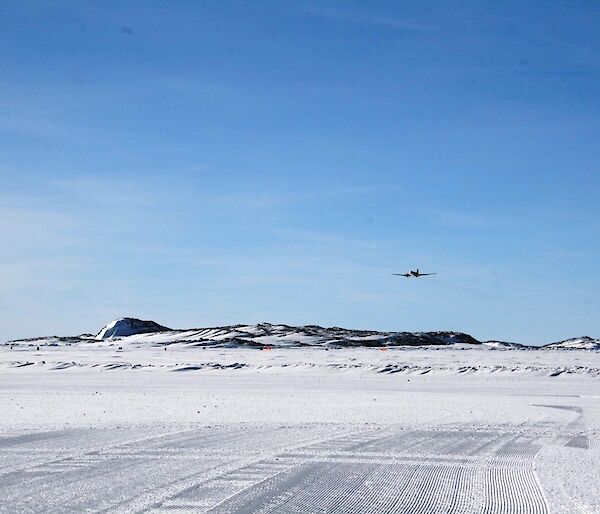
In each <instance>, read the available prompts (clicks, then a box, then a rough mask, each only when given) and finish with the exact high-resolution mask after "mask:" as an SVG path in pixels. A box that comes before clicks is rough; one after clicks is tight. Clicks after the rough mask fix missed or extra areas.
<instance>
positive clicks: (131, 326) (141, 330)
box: [96, 318, 171, 339]
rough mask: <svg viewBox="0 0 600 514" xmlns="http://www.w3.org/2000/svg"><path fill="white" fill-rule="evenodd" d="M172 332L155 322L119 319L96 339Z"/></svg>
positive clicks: (110, 324) (104, 329)
mask: <svg viewBox="0 0 600 514" xmlns="http://www.w3.org/2000/svg"><path fill="white" fill-rule="evenodd" d="M169 330H171V329H170V328H167V327H163V326H162V325H159V324H158V323H156V322H154V321H143V320H141V319H136V318H119V319H116V320H114V321H111V322H110V323H109V324H108V325H106V326H105V327H104V328H103V329H102V330H100V332H99V333H98V335H97V336H96V339H112V338H114V337H126V336H132V335H135V334H148V333H153V332H165V331H169Z"/></svg>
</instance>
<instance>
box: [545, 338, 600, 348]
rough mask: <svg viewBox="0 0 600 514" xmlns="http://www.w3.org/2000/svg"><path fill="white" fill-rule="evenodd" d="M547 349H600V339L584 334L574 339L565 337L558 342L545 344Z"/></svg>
mask: <svg viewBox="0 0 600 514" xmlns="http://www.w3.org/2000/svg"><path fill="white" fill-rule="evenodd" d="M544 348H547V349H550V350H552V349H565V350H600V339H594V338H592V337H588V336H583V337H575V338H573V339H565V340H564V341H559V342H558V343H551V344H547V345H546V346H544Z"/></svg>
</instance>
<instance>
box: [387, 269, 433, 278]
mask: <svg viewBox="0 0 600 514" xmlns="http://www.w3.org/2000/svg"><path fill="white" fill-rule="evenodd" d="M392 275H397V276H399V277H406V278H410V277H416V278H419V277H424V276H425V275H436V273H419V268H417V271H409V272H408V273H392Z"/></svg>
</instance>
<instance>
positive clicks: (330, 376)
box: [0, 340, 600, 513]
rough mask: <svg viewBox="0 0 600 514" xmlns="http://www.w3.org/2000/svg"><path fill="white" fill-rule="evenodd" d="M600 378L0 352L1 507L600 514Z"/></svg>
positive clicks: (477, 364)
mask: <svg viewBox="0 0 600 514" xmlns="http://www.w3.org/2000/svg"><path fill="white" fill-rule="evenodd" d="M49 344H54V343H53V342H50V343H49ZM38 347H39V350H38ZM599 375H600V352H597V351H585V350H572V351H567V350H547V351H542V350H534V351H531V350H518V349H511V350H506V349H493V347H489V346H478V347H472V346H470V347H469V348H468V349H460V348H456V347H454V346H452V347H434V348H431V347H427V348H389V349H385V350H384V351H382V350H381V349H379V348H346V349H326V348H321V347H318V348H281V349H278V348H275V349H272V350H262V351H261V350H257V349H243V348H241V349H240V348H205V349H203V348H201V347H197V346H193V345H190V344H186V343H175V344H171V345H169V346H166V347H163V346H160V345H159V346H157V345H144V344H143V340H142V341H138V342H137V343H135V344H133V343H132V344H127V345H124V344H123V343H122V341H121V340H116V341H95V342H89V343H80V344H75V345H72V346H68V345H66V344H58V345H56V346H50V345H44V344H43V343H40V342H39V341H38V344H35V345H30V343H24V344H19V345H14V346H13V347H12V348H11V346H10V345H4V346H0V511H1V512H11V513H13V512H64V511H70V512H86V511H91V512H96V511H103V510H109V511H111V512H144V511H152V512H214V513H217V512H223V513H224V512H228V513H231V512H237V513H250V512H272V513H308V512H326V513H334V512H335V513H342V512H343V513H359V512H360V513H378V512H382V513H392V512H414V513H425V512H440V513H441V512H446V513H483V512H487V513H496V512H511V513H512V512H521V513H536V512H540V513H544V512H564V513H572V512H588V513H597V512H600V488H599V487H598V485H597V484H598V483H599V482H600V444H599V442H600V376H599Z"/></svg>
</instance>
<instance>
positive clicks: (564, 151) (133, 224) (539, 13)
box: [0, 0, 600, 343]
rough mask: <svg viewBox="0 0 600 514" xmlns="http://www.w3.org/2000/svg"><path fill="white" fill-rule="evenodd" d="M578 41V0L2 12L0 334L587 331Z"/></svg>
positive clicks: (589, 184) (592, 93)
mask: <svg viewBox="0 0 600 514" xmlns="http://www.w3.org/2000/svg"><path fill="white" fill-rule="evenodd" d="M599 27H600V3H598V2H596V1H576V2H566V1H565V2H552V1H548V2H537V1H536V2H523V1H519V2H507V1H502V2H480V1H478V0H477V1H472V2H462V1H453V2H439V1H435V2H422V1H415V2H397V1H394V2H380V1H377V2H367V1H363V2H358V1H339V2H331V1H323V2H301V1H284V0H275V1H272V2H261V1H258V2H245V1H244V2H229V1H214V2H213V1H202V2H192V1H144V2H135V1H127V2H121V1H114V2H111V1H105V0H102V1H95V2H94V1H84V2H81V1H74V2H69V1H39V2H30V1H26V0H14V1H11V0H5V1H3V2H2V3H1V5H0V69H1V70H2V71H1V73H2V80H1V81H0V216H1V217H0V247H1V251H0V339H2V340H6V339H9V338H16V337H28V336H37V335H47V334H60V335H70V334H75V333H80V332H86V331H89V332H91V331H94V332H95V331H97V330H99V329H100V328H101V327H102V325H104V324H105V322H107V321H109V320H110V319H112V318H115V317H120V316H126V315H131V316H135V317H141V318H145V319H154V320H156V321H157V322H159V323H163V324H166V325H169V326H173V327H190V326H206V325H219V324H229V323H238V322H259V321H271V322H286V323H290V324H307V323H313V324H322V325H341V326H347V327H355V328H372V329H390V330H443V329H452V330H461V331H465V332H469V333H471V334H472V335H474V336H475V337H478V338H481V339H489V338H498V339H505V340H516V341H521V342H527V343H542V342H549V341H555V340H558V339H562V338H566V337H570V336H578V335H585V334H587V335H591V336H595V337H600V316H599V313H600V295H599V285H600V264H599V261H600V260H599V258H598V257H599V253H600V210H599V203H598V200H599V196H600V60H599V59H598V56H599V55H600V31H599V30H598V28H599ZM416 267H419V268H420V269H421V270H422V271H437V272H438V273H439V274H438V275H437V276H436V277H430V278H425V279H420V280H418V281H417V280H407V279H404V278H402V277H400V278H397V277H392V276H391V275H390V273H392V272H403V271H406V270H408V269H411V268H412V269H414V268H416Z"/></svg>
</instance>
